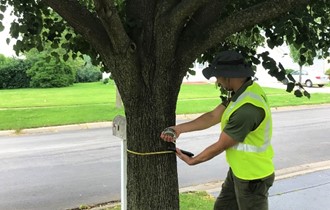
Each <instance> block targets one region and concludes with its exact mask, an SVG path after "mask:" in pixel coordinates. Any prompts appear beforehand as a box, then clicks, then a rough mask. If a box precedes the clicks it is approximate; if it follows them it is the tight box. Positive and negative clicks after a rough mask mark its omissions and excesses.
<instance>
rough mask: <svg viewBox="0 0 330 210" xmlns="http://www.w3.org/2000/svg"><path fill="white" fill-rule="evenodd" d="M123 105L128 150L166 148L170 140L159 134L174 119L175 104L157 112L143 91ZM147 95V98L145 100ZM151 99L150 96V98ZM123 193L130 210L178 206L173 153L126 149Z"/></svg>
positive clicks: (172, 122) (158, 149)
mask: <svg viewBox="0 0 330 210" xmlns="http://www.w3.org/2000/svg"><path fill="white" fill-rule="evenodd" d="M139 98H140V99H141V100H137V101H135V102H133V103H132V106H130V107H126V118H127V138H128V141H127V143H128V145H127V147H128V150H130V151H133V152H138V153H150V152H160V151H166V150H167V148H168V147H169V146H173V145H170V143H165V142H164V141H162V140H161V139H160V138H159V136H160V133H161V131H162V130H163V129H164V128H165V127H166V126H169V125H173V124H174V122H175V108H174V109H173V108H172V109H173V110H172V112H171V113H160V112H162V111H160V109H158V108H157V104H155V103H154V100H152V98H153V96H151V95H149V94H146V92H143V93H142V94H141V96H140V97H139ZM148 99H149V100H148ZM150 99H151V100H150ZM127 155H128V165H127V177H128V180H127V197H128V204H127V205H128V209H130V210H141V209H143V210H148V209H150V210H156V209H160V210H166V209H168V210H175V209H179V198H178V194H179V190H178V176H177V166H176V156H175V154H174V153H166V154H150V155H141V154H133V153H130V152H128V154H127Z"/></svg>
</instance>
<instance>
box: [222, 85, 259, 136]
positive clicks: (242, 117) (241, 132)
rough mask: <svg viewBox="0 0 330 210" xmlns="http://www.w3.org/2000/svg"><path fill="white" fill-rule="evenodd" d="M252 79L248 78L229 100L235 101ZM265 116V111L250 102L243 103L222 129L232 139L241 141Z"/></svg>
mask: <svg viewBox="0 0 330 210" xmlns="http://www.w3.org/2000/svg"><path fill="white" fill-rule="evenodd" d="M252 83H253V81H252V80H248V81H247V82H246V83H244V84H243V85H242V87H240V88H239V89H238V90H237V92H236V93H234V95H233V96H232V98H231V100H232V101H236V100H237V98H238V97H239V95H241V94H242V93H243V92H244V91H245V90H246V88H247V87H248V86H250V85H252ZM264 118H265V111H264V110H263V109H262V108H260V107H256V106H254V105H252V104H249V103H248V104H244V105H243V106H241V107H240V108H238V109H237V110H236V111H235V112H234V113H233V114H232V115H231V116H230V118H229V121H228V123H227V125H226V127H225V128H224V129H223V131H224V132H225V133H226V134H228V135H229V136H230V137H232V138H233V139H234V140H236V141H239V142H243V141H244V139H245V137H246V136H247V135H248V133H249V132H250V131H253V130H255V129H256V128H257V127H258V126H259V125H260V123H261V122H262V120H263V119H264Z"/></svg>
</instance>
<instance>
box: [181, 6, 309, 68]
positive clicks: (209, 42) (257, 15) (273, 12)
mask: <svg viewBox="0 0 330 210" xmlns="http://www.w3.org/2000/svg"><path fill="white" fill-rule="evenodd" d="M310 2H311V0H269V1H266V2H263V3H261V4H257V5H255V6H252V7H249V8H247V9H245V10H242V11H239V12H237V13H234V14H232V15H230V16H228V17H226V18H224V19H219V20H218V21H217V22H215V23H214V24H213V25H211V26H210V27H209V28H208V29H205V30H203V31H202V32H204V33H201V34H200V36H190V37H188V38H187V39H185V40H184V42H183V44H182V45H180V46H179V49H178V51H177V52H178V53H177V55H178V56H181V57H182V58H181V59H180V61H179V62H181V63H184V62H185V64H186V65H188V64H189V63H190V62H192V58H193V59H195V58H196V57H197V56H199V55H200V54H202V53H203V52H205V51H206V50H208V49H210V48H212V47H215V46H216V45H217V44H219V43H221V42H222V41H224V40H225V39H226V38H227V37H228V36H229V35H231V34H234V33H237V32H240V31H243V30H244V29H247V28H250V27H252V26H254V25H256V24H258V23H261V22H264V21H267V20H271V19H274V18H277V17H279V16H281V15H283V14H285V13H287V12H289V11H291V10H293V9H296V8H297V7H298V6H304V5H308V4H309V3H310Z"/></svg>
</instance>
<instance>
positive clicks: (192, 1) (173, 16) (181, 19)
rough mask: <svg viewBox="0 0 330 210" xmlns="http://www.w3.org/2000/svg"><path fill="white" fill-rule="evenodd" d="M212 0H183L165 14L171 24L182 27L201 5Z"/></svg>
mask: <svg viewBox="0 0 330 210" xmlns="http://www.w3.org/2000/svg"><path fill="white" fill-rule="evenodd" d="M210 1H212V0H183V1H181V2H180V3H179V4H178V5H177V6H176V7H175V8H174V9H173V10H172V11H171V12H170V14H169V15H167V17H168V20H169V21H170V24H171V25H172V26H178V27H182V25H183V24H184V23H185V22H186V20H187V19H190V18H191V17H192V16H193V14H194V13H195V12H196V11H197V10H198V9H199V8H200V7H201V6H203V5H205V4H207V3H209V2H210Z"/></svg>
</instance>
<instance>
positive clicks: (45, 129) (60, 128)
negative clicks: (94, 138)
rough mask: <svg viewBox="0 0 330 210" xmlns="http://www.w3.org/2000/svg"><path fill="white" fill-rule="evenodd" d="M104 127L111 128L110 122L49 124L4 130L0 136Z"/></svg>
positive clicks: (0, 132)
mask: <svg viewBox="0 0 330 210" xmlns="http://www.w3.org/2000/svg"><path fill="white" fill-rule="evenodd" d="M106 127H108V128H111V127H112V122H96V123H82V124H73V125H63V126H50V127H41V128H30V129H23V130H20V131H16V130H5V131H0V136H14V135H27V134H42V133H57V132H60V131H72V130H84V129H94V128H106Z"/></svg>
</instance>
